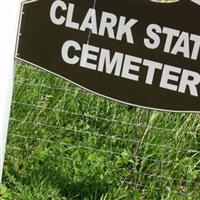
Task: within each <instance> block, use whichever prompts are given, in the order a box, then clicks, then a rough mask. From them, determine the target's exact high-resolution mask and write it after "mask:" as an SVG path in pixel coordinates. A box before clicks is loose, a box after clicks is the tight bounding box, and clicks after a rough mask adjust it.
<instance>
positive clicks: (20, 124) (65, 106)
mask: <svg viewBox="0 0 200 200" xmlns="http://www.w3.org/2000/svg"><path fill="white" fill-rule="evenodd" d="M199 144H200V116H199V115H195V114H175V113H173V114H172V113H164V112H155V111H149V110H144V109H139V108H137V109H136V108H130V107H128V106H125V105H121V104H118V103H115V102H112V101H109V100H106V99H104V98H101V97H97V96H95V95H93V94H91V93H87V92H85V91H83V90H81V89H79V88H77V87H75V86H73V85H71V84H69V83H67V82H65V81H64V80H61V79H59V78H56V77H54V76H52V75H49V74H47V73H45V72H43V71H41V70H38V69H36V68H31V67H30V66H28V65H25V64H23V63H18V67H17V73H16V81H15V90H14V99H13V104H12V113H11V118H10V127H9V138H8V146H7V154H6V163H5V170H4V180H3V184H4V185H3V186H1V187H0V199H1V200H72V199H73V200H79V199H81V200H120V199H123V200H137V199H138V200H141V199H148V200H151V199H152V200H153V199H170V200H171V199H191V200H196V199H197V200H198V199H200V173H199V170H200V145H199Z"/></svg>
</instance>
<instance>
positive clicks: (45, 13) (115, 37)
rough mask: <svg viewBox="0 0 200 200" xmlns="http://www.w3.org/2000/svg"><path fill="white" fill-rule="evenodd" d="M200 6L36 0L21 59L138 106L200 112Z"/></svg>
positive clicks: (22, 33)
mask: <svg viewBox="0 0 200 200" xmlns="http://www.w3.org/2000/svg"><path fill="white" fill-rule="evenodd" d="M199 20H200V6H198V5H197V4H194V3H193V2H191V1H189V0H180V1H178V2H176V3H168V4H162V3H153V2H152V1H150V0H36V1H27V2H25V3H23V5H22V12H21V22H20V27H19V34H18V44H17V49H16V58H18V59H20V60H23V61H25V62H28V63H30V64H33V65H35V66H38V67H40V68H42V69H44V70H46V71H49V72H51V73H53V74H56V75H58V76H60V77H62V78H65V79H66V80H68V81H70V82H72V83H74V84H76V85H78V86H80V87H82V88H84V89H86V90H88V91H92V92H93V93H95V94H98V95H101V96H103V97H107V98H109V99H112V100H116V101H118V102H121V103H125V104H128V105H133V106H140V107H145V108H152V109H157V110H165V111H178V112H199V111H200V53H199V51H200V25H199Z"/></svg>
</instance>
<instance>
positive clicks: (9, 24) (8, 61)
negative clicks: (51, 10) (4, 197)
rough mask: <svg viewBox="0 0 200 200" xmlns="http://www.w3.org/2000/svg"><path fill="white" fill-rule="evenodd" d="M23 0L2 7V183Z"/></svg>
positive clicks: (0, 104) (0, 156) (0, 93)
mask: <svg viewBox="0 0 200 200" xmlns="http://www.w3.org/2000/svg"><path fill="white" fill-rule="evenodd" d="M20 4H21V0H6V1H4V2H2V5H1V7H0V27H1V30H0V183H1V181H2V174H3V164H4V156H5V149H6V140H7V131H8V122H9V114H10V106H11V98H12V90H13V80H14V68H15V61H14V51H15V41H16V34H17V19H18V16H19V11H20Z"/></svg>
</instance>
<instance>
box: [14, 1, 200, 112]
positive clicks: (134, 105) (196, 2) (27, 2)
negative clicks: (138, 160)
mask: <svg viewBox="0 0 200 200" xmlns="http://www.w3.org/2000/svg"><path fill="white" fill-rule="evenodd" d="M36 1H38V0H30V1H25V2H23V3H22V10H23V5H24V4H30V3H33V2H36ZM93 1H95V0H93ZM190 1H191V2H193V3H195V4H197V5H199V6H200V0H190ZM22 16H23V11H21V14H20V21H19V29H18V33H17V38H18V39H17V45H16V52H15V58H16V59H18V60H20V61H22V62H25V63H27V64H30V65H32V66H35V67H37V68H39V69H41V70H43V71H45V72H48V73H50V74H52V75H55V76H57V77H59V78H62V79H64V80H66V81H68V82H69V83H72V84H74V85H76V86H78V87H80V88H82V89H84V90H86V91H88V92H90V93H93V94H95V95H97V96H100V97H103V98H106V99H109V100H112V101H114V102H117V103H121V104H125V105H128V106H133V107H138V108H144V109H148V110H154V111H161V112H171V113H193V114H199V113H200V111H191V110H187V111H181V110H170V109H159V108H153V107H147V106H141V105H138V104H131V103H129V102H125V101H120V100H117V99H114V98H112V97H109V96H105V95H102V94H100V93H98V92H94V91H92V90H90V89H88V88H85V87H83V86H81V85H79V84H77V83H75V82H73V81H71V80H69V79H67V78H65V77H63V76H61V75H58V74H56V73H54V72H52V71H49V70H47V69H45V68H43V67H42V66H39V65H37V64H35V63H32V62H29V61H27V60H24V59H22V58H20V57H19V55H18V54H17V49H18V44H19V39H20V37H23V36H22V35H21V33H20V27H21V20H22Z"/></svg>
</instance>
